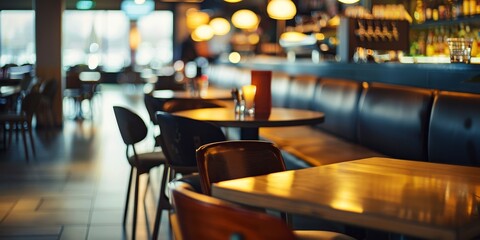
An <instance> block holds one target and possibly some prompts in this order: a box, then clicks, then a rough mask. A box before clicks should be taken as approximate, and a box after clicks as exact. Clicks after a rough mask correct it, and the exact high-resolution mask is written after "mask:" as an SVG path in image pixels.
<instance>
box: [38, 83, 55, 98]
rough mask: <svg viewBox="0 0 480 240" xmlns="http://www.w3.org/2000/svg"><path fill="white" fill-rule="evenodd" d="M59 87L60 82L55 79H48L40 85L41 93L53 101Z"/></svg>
mask: <svg viewBox="0 0 480 240" xmlns="http://www.w3.org/2000/svg"><path fill="white" fill-rule="evenodd" d="M57 89H58V83H57V80H55V79H50V80H47V81H46V82H44V83H42V85H41V86H40V93H41V94H42V95H43V96H44V97H45V98H46V99H48V100H50V101H53V98H54V97H55V94H56V92H57Z"/></svg>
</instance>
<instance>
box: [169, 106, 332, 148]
mask: <svg viewBox="0 0 480 240" xmlns="http://www.w3.org/2000/svg"><path fill="white" fill-rule="evenodd" d="M173 114H175V115H177V116H182V117H187V118H192V119H196V120H200V121H207V122H211V123H214V124H216V125H218V126H221V127H238V128H240V130H241V133H240V135H241V139H254V140H255V139H258V128H260V127H285V126H298V125H315V124H319V123H322V122H323V121H324V118H325V115H324V114H323V113H322V112H317V111H309V110H301V109H291V108H272V112H271V114H270V115H269V116H267V117H260V116H248V115H247V116H240V115H238V114H235V111H234V110H233V108H232V107H226V108H201V109H195V110H187V111H180V112H175V113H173Z"/></svg>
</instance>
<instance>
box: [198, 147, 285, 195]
mask: <svg viewBox="0 0 480 240" xmlns="http://www.w3.org/2000/svg"><path fill="white" fill-rule="evenodd" d="M196 156H197V164H198V169H199V173H200V177H201V186H202V191H203V193H205V194H207V195H211V185H212V183H216V182H220V181H225V180H230V179H235V178H243V177H253V176H258V175H265V174H269V173H274V172H281V171H285V170H286V167H285V164H284V161H283V158H282V154H281V152H280V150H279V149H278V148H277V147H276V146H275V145H274V144H273V143H271V142H264V141H254V140H253V141H250V140H239V141H223V142H216V143H210V144H206V145H203V146H201V147H200V148H198V149H197V152H196Z"/></svg>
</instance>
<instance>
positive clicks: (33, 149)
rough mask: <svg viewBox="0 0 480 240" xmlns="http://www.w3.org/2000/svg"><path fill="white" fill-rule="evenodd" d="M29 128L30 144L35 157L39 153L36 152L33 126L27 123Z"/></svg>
mask: <svg viewBox="0 0 480 240" xmlns="http://www.w3.org/2000/svg"><path fill="white" fill-rule="evenodd" d="M27 127H28V135H30V144H31V145H32V153H33V157H35V156H36V155H37V152H36V151H35V143H34V142H33V131H32V124H31V123H29V122H27Z"/></svg>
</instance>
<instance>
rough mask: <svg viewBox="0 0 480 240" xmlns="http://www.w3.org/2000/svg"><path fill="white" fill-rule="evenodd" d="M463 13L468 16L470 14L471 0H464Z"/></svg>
mask: <svg viewBox="0 0 480 240" xmlns="http://www.w3.org/2000/svg"><path fill="white" fill-rule="evenodd" d="M462 9H463V10H462V13H463V14H462V15H463V16H464V17H468V16H469V15H470V0H463V8H462Z"/></svg>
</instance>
